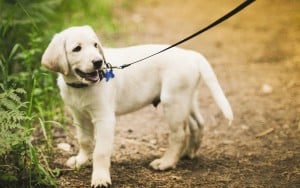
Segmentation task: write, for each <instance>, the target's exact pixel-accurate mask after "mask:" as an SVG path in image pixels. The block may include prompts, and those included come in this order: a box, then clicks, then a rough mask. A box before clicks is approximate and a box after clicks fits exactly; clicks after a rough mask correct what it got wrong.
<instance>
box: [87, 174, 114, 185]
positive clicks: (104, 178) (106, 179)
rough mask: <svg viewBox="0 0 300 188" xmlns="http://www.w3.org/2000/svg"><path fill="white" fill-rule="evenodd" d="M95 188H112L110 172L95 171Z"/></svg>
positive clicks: (93, 182) (93, 178) (93, 177)
mask: <svg viewBox="0 0 300 188" xmlns="http://www.w3.org/2000/svg"><path fill="white" fill-rule="evenodd" d="M91 186H92V187H93V188H102V187H103V188H104V187H105V188H106V187H111V179H110V175H109V172H108V173H107V172H104V171H98V172H96V171H94V172H93V174H92V185H91Z"/></svg>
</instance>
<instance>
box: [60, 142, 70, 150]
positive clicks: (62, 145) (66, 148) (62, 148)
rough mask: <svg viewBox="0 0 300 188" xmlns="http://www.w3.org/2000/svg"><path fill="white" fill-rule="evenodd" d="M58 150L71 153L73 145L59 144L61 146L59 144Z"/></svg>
mask: <svg viewBox="0 0 300 188" xmlns="http://www.w3.org/2000/svg"><path fill="white" fill-rule="evenodd" d="M57 148H58V149H60V150H62V151H66V152H70V151H71V145H70V144H68V143H59V144H57Z"/></svg>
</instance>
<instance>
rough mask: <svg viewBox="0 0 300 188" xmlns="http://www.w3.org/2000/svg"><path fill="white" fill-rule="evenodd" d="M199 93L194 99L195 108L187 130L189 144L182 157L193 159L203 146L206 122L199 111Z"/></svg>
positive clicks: (191, 113) (193, 107) (190, 116)
mask: <svg viewBox="0 0 300 188" xmlns="http://www.w3.org/2000/svg"><path fill="white" fill-rule="evenodd" d="M197 96H198V95H197V93H195V96H194V98H193V104H192V105H193V106H192V110H191V112H190V115H189V121H188V127H187V128H186V135H187V144H186V147H185V150H184V152H183V153H182V157H187V158H190V159H193V158H194V157H195V156H196V154H197V152H198V150H199V148H200V145H201V140H202V137H203V125H204V120H203V117H202V116H201V114H200V111H199V107H198V106H199V104H198V97H197Z"/></svg>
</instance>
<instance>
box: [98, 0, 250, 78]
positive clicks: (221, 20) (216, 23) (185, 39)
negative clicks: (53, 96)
mask: <svg viewBox="0 0 300 188" xmlns="http://www.w3.org/2000/svg"><path fill="white" fill-rule="evenodd" d="M254 1H255V0H245V2H243V3H242V4H240V5H239V6H237V7H236V8H235V9H233V10H231V11H230V12H228V13H227V14H225V15H224V16H222V17H221V18H219V19H217V20H216V21H214V22H213V23H211V24H209V25H208V26H206V27H204V28H203V29H200V30H199V31H197V32H196V33H194V34H192V35H190V36H188V37H186V38H184V39H182V40H180V41H178V42H176V43H175V44H173V45H170V46H168V47H167V48H164V49H162V50H161V51H158V52H156V53H154V54H151V55H149V56H147V57H144V58H142V59H139V60H137V61H134V62H132V63H128V64H123V65H120V66H112V65H111V64H110V63H106V62H105V64H106V71H105V72H106V73H107V76H104V77H105V78H106V80H109V78H113V76H114V75H113V72H112V69H124V68H126V67H129V66H131V65H133V64H136V63H139V62H141V61H144V60H146V59H148V58H150V57H153V56H155V55H158V54H160V53H162V52H164V51H167V50H169V49H171V48H174V47H175V46H178V45H180V44H182V43H184V42H186V41H188V40H190V39H192V38H194V37H196V36H197V35H200V34H201V33H203V32H205V31H207V30H209V29H211V28H212V27H214V26H216V25H218V24H220V23H222V22H224V21H225V20H227V19H228V18H230V17H232V16H233V15H235V14H237V13H238V12H240V11H241V10H243V9H244V8H246V7H247V6H248V5H250V4H251V3H253V2H254ZM110 75H111V76H110Z"/></svg>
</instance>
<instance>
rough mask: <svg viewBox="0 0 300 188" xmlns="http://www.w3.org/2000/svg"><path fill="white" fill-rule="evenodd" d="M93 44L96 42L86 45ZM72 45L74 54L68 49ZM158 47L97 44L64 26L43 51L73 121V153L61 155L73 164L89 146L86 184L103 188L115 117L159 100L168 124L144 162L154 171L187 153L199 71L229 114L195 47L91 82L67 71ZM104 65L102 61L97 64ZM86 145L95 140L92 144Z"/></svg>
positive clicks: (193, 138)
mask: <svg viewBox="0 0 300 188" xmlns="http://www.w3.org/2000/svg"><path fill="white" fill-rule="evenodd" d="M94 43H98V47H97V48H96V47H95V46H94ZM78 44H80V45H81V47H82V49H81V50H80V51H79V52H73V51H72V50H73V49H74V48H75V47H76V45H78ZM165 47H166V46H165V45H141V46H132V47H127V48H116V49H110V48H105V49H103V48H102V47H101V45H100V43H99V40H98V38H97V37H96V35H95V33H94V32H93V30H92V29H91V28H90V27H88V26H82V27H72V28H69V29H67V30H64V31H62V32H61V33H59V34H57V35H56V36H55V37H54V38H53V40H52V41H51V43H50V44H49V46H48V48H47V49H46V51H45V53H44V55H43V58H42V64H43V65H45V66H46V67H48V68H49V69H50V70H53V71H56V72H60V73H59V77H58V86H59V88H60V94H61V96H62V98H63V100H64V102H65V104H66V105H67V106H69V107H70V109H71V111H72V112H73V116H74V123H75V125H76V126H77V134H78V141H79V147H80V150H79V153H78V155H77V156H74V157H71V158H70V159H69V160H68V161H67V165H68V166H70V167H72V168H79V167H80V166H81V165H83V164H84V163H85V162H87V160H88V158H89V154H90V153H91V151H92V150H93V152H92V153H93V156H92V157H93V173H92V183H91V184H92V186H95V187H96V186H98V185H99V186H108V185H109V184H111V179H110V173H109V168H110V156H111V153H112V150H113V139H114V128H115V121H116V118H115V117H116V115H121V114H125V113H129V112H132V111H135V110H138V109H140V108H142V107H144V106H146V105H149V104H151V103H153V101H155V100H157V99H160V100H161V104H162V106H163V109H164V114H165V116H166V119H167V120H168V123H169V126H170V136H169V148H168V149H167V150H166V152H165V154H164V155H163V156H162V157H161V158H159V159H156V160H154V161H153V162H152V163H151V164H150V166H151V167H152V168H154V169H156V170H165V169H170V168H175V166H176V164H177V162H178V160H179V159H180V158H181V157H183V156H189V157H191V158H192V157H194V156H195V155H196V153H197V151H198V149H199V146H200V142H201V136H202V125H203V118H202V116H201V114H200V113H199V109H198V102H197V101H198V92H197V86H198V84H199V80H200V75H202V77H203V79H204V81H205V83H206V84H207V85H208V87H209V89H210V91H211V93H212V95H213V97H214V99H215V100H216V102H217V104H218V106H219V107H220V109H221V110H222V112H223V114H224V116H225V117H226V118H227V119H229V120H230V121H231V120H232V119H233V114H232V110H231V107H230V104H229V103H228V101H227V99H226V97H225V96H224V93H223V91H222V89H221V87H220V85H219V83H218V80H217V78H216V76H215V74H214V72H213V70H212V68H211V66H210V65H209V63H208V62H207V60H206V59H205V58H204V57H203V56H202V55H200V54H199V53H197V52H194V51H190V50H184V49H180V48H172V49H170V50H168V51H166V52H163V53H162V54H159V55H156V56H154V57H152V58H150V59H147V60H145V61H144V62H142V63H139V64H136V65H132V66H131V67H128V68H125V69H123V70H114V73H115V78H113V79H111V80H109V81H108V82H106V81H104V80H102V81H101V82H98V83H92V82H90V81H88V80H86V79H84V78H81V77H80V76H78V75H77V74H76V72H75V69H80V70H81V71H83V72H86V73H88V72H91V71H94V69H93V65H92V61H93V60H95V59H103V58H104V57H103V51H104V54H105V58H106V60H107V61H108V62H109V63H111V64H112V65H121V64H125V63H130V62H132V61H135V60H138V59H140V58H143V57H145V56H147V55H150V54H152V53H154V52H157V51H159V50H161V49H163V48H165ZM103 66H104V65H103ZM70 82H76V83H86V84H88V85H89V86H88V87H86V88H80V89H78V88H72V87H70V86H68V85H67V84H66V83H70ZM91 143H95V145H94V146H93V145H92V144H91Z"/></svg>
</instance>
